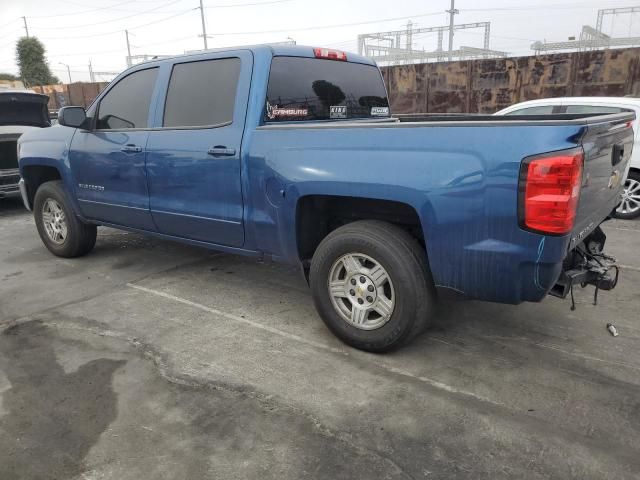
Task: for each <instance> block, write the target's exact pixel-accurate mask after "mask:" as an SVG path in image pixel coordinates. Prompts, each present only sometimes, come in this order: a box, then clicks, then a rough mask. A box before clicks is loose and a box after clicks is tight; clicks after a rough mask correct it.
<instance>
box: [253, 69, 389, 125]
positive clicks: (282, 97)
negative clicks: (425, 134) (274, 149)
mask: <svg viewBox="0 0 640 480" xmlns="http://www.w3.org/2000/svg"><path fill="white" fill-rule="evenodd" d="M266 103H267V104H266V108H265V121H267V122H279V121H305V120H340V119H349V118H384V117H389V100H388V99H387V92H386V91H385V88H384V82H383V81H382V76H381V75H380V72H379V71H378V69H377V67H375V66H372V65H364V64H360V63H349V62H341V61H335V60H320V59H316V58H301V57H274V59H273V61H272V62H271V73H270V75H269V86H268V88H267V102H266Z"/></svg>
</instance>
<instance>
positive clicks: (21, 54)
mask: <svg viewBox="0 0 640 480" xmlns="http://www.w3.org/2000/svg"><path fill="white" fill-rule="evenodd" d="M44 53H45V49H44V45H43V44H42V42H41V41H40V40H38V39H37V38H36V37H22V38H21V39H20V40H18V43H17V45H16V60H17V62H18V66H19V67H20V76H21V77H22V79H23V81H24V82H25V83H26V84H27V85H28V86H33V85H51V84H53V83H60V80H58V78H57V77H56V76H55V75H53V74H52V73H51V70H50V69H49V65H47V61H46V59H45V56H44Z"/></svg>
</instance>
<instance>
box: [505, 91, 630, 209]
mask: <svg viewBox="0 0 640 480" xmlns="http://www.w3.org/2000/svg"><path fill="white" fill-rule="evenodd" d="M627 110H631V111H634V112H635V113H636V120H635V121H634V122H633V131H634V132H635V140H634V146H633V152H632V155H631V162H629V170H628V172H627V176H626V182H625V190H624V193H623V195H622V202H621V203H620V206H619V207H618V208H617V209H616V214H615V216H616V217H617V218H625V219H630V218H636V217H638V216H640V145H638V141H639V138H640V137H639V135H640V128H638V127H639V126H640V98H631V97H558V98H543V99H539V100H529V101H528V102H522V103H516V104H515V105H511V106H510V107H507V108H505V109H503V110H500V111H499V112H497V113H496V115H548V114H556V113H620V112H624V111H627Z"/></svg>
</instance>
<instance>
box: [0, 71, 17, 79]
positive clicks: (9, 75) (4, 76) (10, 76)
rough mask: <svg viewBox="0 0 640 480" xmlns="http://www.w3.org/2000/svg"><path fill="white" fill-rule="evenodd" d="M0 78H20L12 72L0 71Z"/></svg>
mask: <svg viewBox="0 0 640 480" xmlns="http://www.w3.org/2000/svg"><path fill="white" fill-rule="evenodd" d="M0 80H10V81H13V80H20V78H19V77H16V76H15V75H14V74H13V73H1V72H0Z"/></svg>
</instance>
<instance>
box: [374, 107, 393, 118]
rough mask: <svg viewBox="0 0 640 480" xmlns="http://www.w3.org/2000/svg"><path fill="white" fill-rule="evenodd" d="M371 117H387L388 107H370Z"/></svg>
mask: <svg viewBox="0 0 640 480" xmlns="http://www.w3.org/2000/svg"><path fill="white" fill-rule="evenodd" d="M371 116H372V117H388V116H389V107H371Z"/></svg>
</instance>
